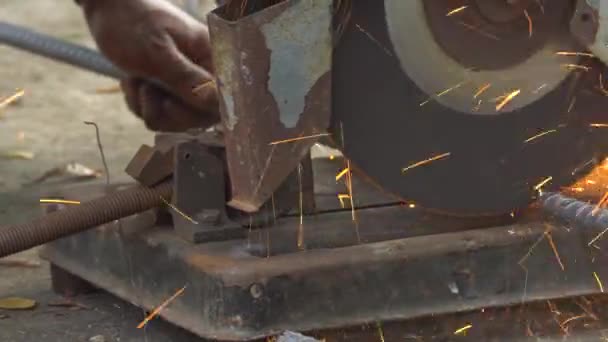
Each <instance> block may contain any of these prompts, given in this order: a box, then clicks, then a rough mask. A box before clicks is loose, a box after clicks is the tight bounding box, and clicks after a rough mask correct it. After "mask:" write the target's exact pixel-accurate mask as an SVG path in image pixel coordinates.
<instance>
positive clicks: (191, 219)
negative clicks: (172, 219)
mask: <svg viewBox="0 0 608 342" xmlns="http://www.w3.org/2000/svg"><path fill="white" fill-rule="evenodd" d="M160 199H161V200H162V201H163V203H165V204H166V205H167V206H168V207H169V208H171V209H173V210H175V212H176V213H178V214H179V215H180V216H181V217H183V218H185V219H186V220H188V221H190V222H192V223H194V224H198V222H197V221H195V220H194V219H193V218H192V217H190V216H188V215H186V214H185V213H184V212H182V211H181V210H179V209H178V208H177V207H176V206H174V205H173V204H171V203H169V201H167V200H166V199H164V198H162V197H161V198H160Z"/></svg>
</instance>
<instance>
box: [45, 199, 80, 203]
mask: <svg viewBox="0 0 608 342" xmlns="http://www.w3.org/2000/svg"><path fill="white" fill-rule="evenodd" d="M40 203H56V204H80V201H69V200H62V199H48V198H42V199H40Z"/></svg>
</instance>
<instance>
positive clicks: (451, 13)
mask: <svg viewBox="0 0 608 342" xmlns="http://www.w3.org/2000/svg"><path fill="white" fill-rule="evenodd" d="M467 7H469V6H462V7H458V8H454V9H453V10H451V11H449V12H448V13H447V14H446V15H445V16H446V17H449V16H451V15H454V14H456V13H460V12H462V11H464V10H465V9H467Z"/></svg>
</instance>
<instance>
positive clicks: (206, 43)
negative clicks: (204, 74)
mask: <svg viewBox="0 0 608 342" xmlns="http://www.w3.org/2000/svg"><path fill="white" fill-rule="evenodd" d="M188 26H189V29H187V30H184V29H182V28H176V27H172V26H168V27H167V32H168V33H169V35H170V36H171V38H172V39H173V41H174V42H175V45H176V46H177V48H178V49H179V51H181V52H182V54H184V55H185V56H186V57H187V58H188V59H190V60H191V61H192V62H193V63H194V64H196V65H199V66H201V67H203V68H204V69H205V70H207V71H209V72H210V73H213V72H214V71H213V63H212V54H211V42H210V39H209V30H208V29H207V27H206V26H205V25H203V24H201V23H199V22H197V21H194V23H188Z"/></svg>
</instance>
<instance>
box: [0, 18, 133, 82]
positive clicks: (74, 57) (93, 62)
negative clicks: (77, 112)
mask: <svg viewBox="0 0 608 342" xmlns="http://www.w3.org/2000/svg"><path fill="white" fill-rule="evenodd" d="M0 44H7V45H10V46H12V47H15V48H18V49H22V50H25V51H28V52H31V53H34V54H36V55H40V56H44V57H48V58H51V59H54V60H56V61H60V62H64V63H67V64H70V65H73V66H76V67H78V68H81V69H85V70H89V71H92V72H95V73H98V74H101V75H105V76H108V77H111V78H115V79H120V78H122V77H123V76H124V75H125V74H124V72H123V71H122V70H120V69H118V68H117V67H116V66H115V65H114V64H112V62H110V61H109V60H108V59H106V58H105V57H104V56H103V55H101V54H100V53H99V52H97V51H95V50H93V49H89V48H87V47H84V46H80V45H77V44H73V43H70V42H66V41H63V40H60V39H57V38H54V37H51V36H48V35H44V34H41V33H37V32H34V31H31V30H29V29H27V28H23V27H20V26H17V25H13V24H9V23H7V22H2V21H0Z"/></svg>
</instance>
